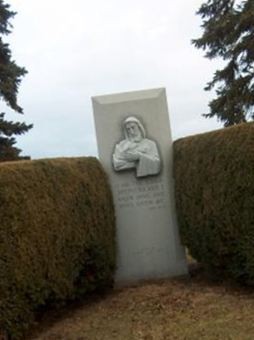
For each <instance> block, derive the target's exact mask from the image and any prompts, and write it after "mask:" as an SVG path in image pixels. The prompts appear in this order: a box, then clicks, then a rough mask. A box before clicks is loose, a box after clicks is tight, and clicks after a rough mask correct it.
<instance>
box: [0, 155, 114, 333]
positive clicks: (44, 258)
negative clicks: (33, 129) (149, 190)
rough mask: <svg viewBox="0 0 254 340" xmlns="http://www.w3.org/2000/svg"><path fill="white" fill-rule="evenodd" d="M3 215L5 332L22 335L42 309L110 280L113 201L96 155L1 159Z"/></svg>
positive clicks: (0, 319) (0, 281) (0, 290)
mask: <svg viewBox="0 0 254 340" xmlns="http://www.w3.org/2000/svg"><path fill="white" fill-rule="evenodd" d="M0 219H1V223H0V331H1V330H2V331H3V330H4V331H6V332H7V333H8V334H9V335H10V336H11V337H12V338H14V339H16V338H19V337H21V336H22V334H23V333H24V331H25V330H26V329H27V328H28V327H29V326H30V325H31V324H32V323H33V321H34V319H35V315H36V312H37V311H38V310H40V308H42V307H43V308H45V306H47V305H48V304H50V305H51V306H52V305H54V304H59V303H63V302H65V301H67V300H72V299H77V298H79V297H81V296H83V295H84V294H87V293H89V292H91V291H94V290H95V289H104V288H107V287H110V286H112V283H113V274H114V268H115V224H114V212H113V203H112V196H111V192H110V189H109V186H108V182H107V179H106V176H105V174H104V171H103V170H102V168H101V166H100V164H99V162H98V161H97V160H96V159H94V158H69V159H67V158H66V159H64V158H62V159H51V160H37V161H19V162H9V163H2V164H1V165H0ZM0 333H1V332H0Z"/></svg>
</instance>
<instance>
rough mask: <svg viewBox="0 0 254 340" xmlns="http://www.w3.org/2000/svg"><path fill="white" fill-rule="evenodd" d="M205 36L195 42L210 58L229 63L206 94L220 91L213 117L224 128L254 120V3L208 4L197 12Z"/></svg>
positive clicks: (226, 0)
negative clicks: (201, 21) (212, 90)
mask: <svg viewBox="0 0 254 340" xmlns="http://www.w3.org/2000/svg"><path fill="white" fill-rule="evenodd" d="M197 14H199V15H200V16H201V18H202V19H203V24H202V27H203V30H204V31H203V35H202V37H201V38H199V39H195V40H193V41H192V42H193V43H194V45H195V46H196V47H197V48H202V49H204V50H206V51H207V53H206V57H208V58H210V59H213V58H217V57H221V58H222V59H223V60H225V61H227V63H226V64H225V67H224V68H223V69H222V70H218V71H216V72H215V75H214V77H213V80H212V81H211V82H210V83H208V84H207V87H206V88H205V89H206V90H211V89H213V88H214V87H216V93H217V98H215V99H214V100H212V101H211V102H210V104H209V106H210V113H208V114H204V116H205V117H214V116H216V117H217V118H218V120H220V121H222V122H224V126H229V125H234V124H239V123H242V122H246V121H248V120H253V119H254V1H253V0H242V1H240V3H239V2H238V1H235V0H208V1H206V2H205V3H203V5H202V6H201V7H200V9H199V11H198V12H197Z"/></svg>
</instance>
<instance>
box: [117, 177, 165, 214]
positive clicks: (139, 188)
mask: <svg viewBox="0 0 254 340" xmlns="http://www.w3.org/2000/svg"><path fill="white" fill-rule="evenodd" d="M115 192H116V193H117V194H116V195H117V196H116V201H117V203H118V206H119V208H122V209H125V208H147V209H149V210H153V209H163V208H165V207H166V203H167V201H166V194H167V189H166V188H165V185H164V183H163V181H162V180H161V179H160V178H158V179H154V180H152V181H149V182H147V181H146V182H123V183H119V184H118V185H117V186H116V190H115Z"/></svg>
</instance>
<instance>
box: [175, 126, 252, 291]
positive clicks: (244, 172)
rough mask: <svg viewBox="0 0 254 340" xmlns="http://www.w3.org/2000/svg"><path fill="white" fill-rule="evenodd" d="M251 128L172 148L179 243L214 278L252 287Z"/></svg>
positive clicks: (222, 132)
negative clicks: (226, 278)
mask: <svg viewBox="0 0 254 340" xmlns="http://www.w3.org/2000/svg"><path fill="white" fill-rule="evenodd" d="M253 150H254V123H243V124H240V125H237V126H234V127H230V128H226V129H223V130H218V131H214V132H211V133H205V134H201V135H196V136H193V137H188V138H184V139H180V140H178V141H176V142H175V144H174V173H175V185H176V205H177V213H178V220H179V226H180V232H181V236H182V240H183V243H184V244H185V245H186V246H187V247H188V248H189V250H190V253H191V255H192V256H193V257H194V258H196V259H197V260H198V261H199V262H201V263H202V264H203V265H204V266H205V267H206V269H207V270H208V272H210V273H211V274H212V275H213V276H214V277H217V278H218V277H219V276H218V275H220V274H221V273H223V274H226V275H228V276H230V277H233V278H235V279H237V280H240V281H241V282H244V283H248V284H251V285H254V170H253V169H254V152H253Z"/></svg>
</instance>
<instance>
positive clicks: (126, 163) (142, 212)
mask: <svg viewBox="0 0 254 340" xmlns="http://www.w3.org/2000/svg"><path fill="white" fill-rule="evenodd" d="M92 101H93V109H94V119H95V128H96V135H97V143H98V151H99V158H100V161H101V162H102V164H103V166H104V169H105V170H106V172H107V174H108V176H109V180H110V183H111V187H112V190H113V198H114V204H115V209H116V221H117V247H118V258H117V272H116V282H117V283H120V284H121V283H128V282H135V281H138V280H141V279H155V278H165V277H171V276H178V275H184V274H186V273H187V265H186V258H185V253H184V248H183V247H182V245H181V244H180V239H179V233H178V228H177V221H176V215H175V203H174V183H173V176H172V139H171V132H170V125H169V117H168V110H167V100H166V92H165V89H163V88H160V89H152V90H144V91H135V92H128V93H120V94H112V95H106V96H96V97H93V98H92Z"/></svg>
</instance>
